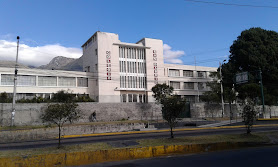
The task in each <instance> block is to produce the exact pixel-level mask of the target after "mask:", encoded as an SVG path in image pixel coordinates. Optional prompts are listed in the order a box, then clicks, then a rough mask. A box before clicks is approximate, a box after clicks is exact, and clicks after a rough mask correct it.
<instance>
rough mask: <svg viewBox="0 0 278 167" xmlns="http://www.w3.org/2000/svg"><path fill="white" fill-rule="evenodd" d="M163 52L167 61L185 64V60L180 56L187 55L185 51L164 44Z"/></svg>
mask: <svg viewBox="0 0 278 167" xmlns="http://www.w3.org/2000/svg"><path fill="white" fill-rule="evenodd" d="M163 54H164V55H163V56H164V61H165V63H170V64H183V62H182V60H181V59H180V58H181V57H182V56H184V55H185V53H184V51H181V50H172V47H171V46H169V45H167V44H164V45H163Z"/></svg>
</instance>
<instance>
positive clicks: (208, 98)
mask: <svg viewBox="0 0 278 167" xmlns="http://www.w3.org/2000/svg"><path fill="white" fill-rule="evenodd" d="M210 77H211V78H213V80H212V81H210V82H207V87H209V89H210V90H209V91H207V92H205V93H203V95H201V96H200V99H201V100H202V101H204V102H207V103H208V104H211V103H221V88H220V82H219V80H220V75H219V72H218V71H217V72H211V73H210Z"/></svg>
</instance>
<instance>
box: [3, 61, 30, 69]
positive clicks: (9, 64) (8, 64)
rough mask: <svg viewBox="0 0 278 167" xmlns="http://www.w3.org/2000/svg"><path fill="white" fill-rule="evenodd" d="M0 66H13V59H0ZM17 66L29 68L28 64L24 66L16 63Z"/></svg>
mask: <svg viewBox="0 0 278 167" xmlns="http://www.w3.org/2000/svg"><path fill="white" fill-rule="evenodd" d="M0 67H9V68H14V67H15V61H5V60H1V61H0ZM18 68H29V67H28V66H25V65H23V64H18Z"/></svg>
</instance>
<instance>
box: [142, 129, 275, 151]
mask: <svg viewBox="0 0 278 167" xmlns="http://www.w3.org/2000/svg"><path fill="white" fill-rule="evenodd" d="M277 133H278V132H277ZM169 136H170V134H169ZM137 142H138V143H140V146H142V147H145V146H161V145H172V144H175V145H188V144H206V143H219V142H261V143H264V142H269V139H268V138H267V137H266V135H262V134H259V133H254V134H251V135H246V134H229V135H209V136H188V137H177V138H174V139H170V138H161V139H144V140H138V141H137Z"/></svg>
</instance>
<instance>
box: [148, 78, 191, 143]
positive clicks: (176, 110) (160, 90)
mask: <svg viewBox="0 0 278 167" xmlns="http://www.w3.org/2000/svg"><path fill="white" fill-rule="evenodd" d="M152 91H153V97H154V98H155V99H156V101H157V102H158V103H160V104H161V105H162V116H163V119H164V120H166V121H167V124H168V125H169V127H170V130H171V131H170V132H171V138H174V134H173V128H174V127H175V126H176V124H177V118H178V117H179V116H180V115H181V113H182V111H183V110H184V108H185V103H186V102H185V101H184V100H183V99H181V98H180V97H178V96H177V95H172V92H173V87H171V86H169V85H166V84H165V83H164V84H156V85H155V86H154V87H153V88H152Z"/></svg>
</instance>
